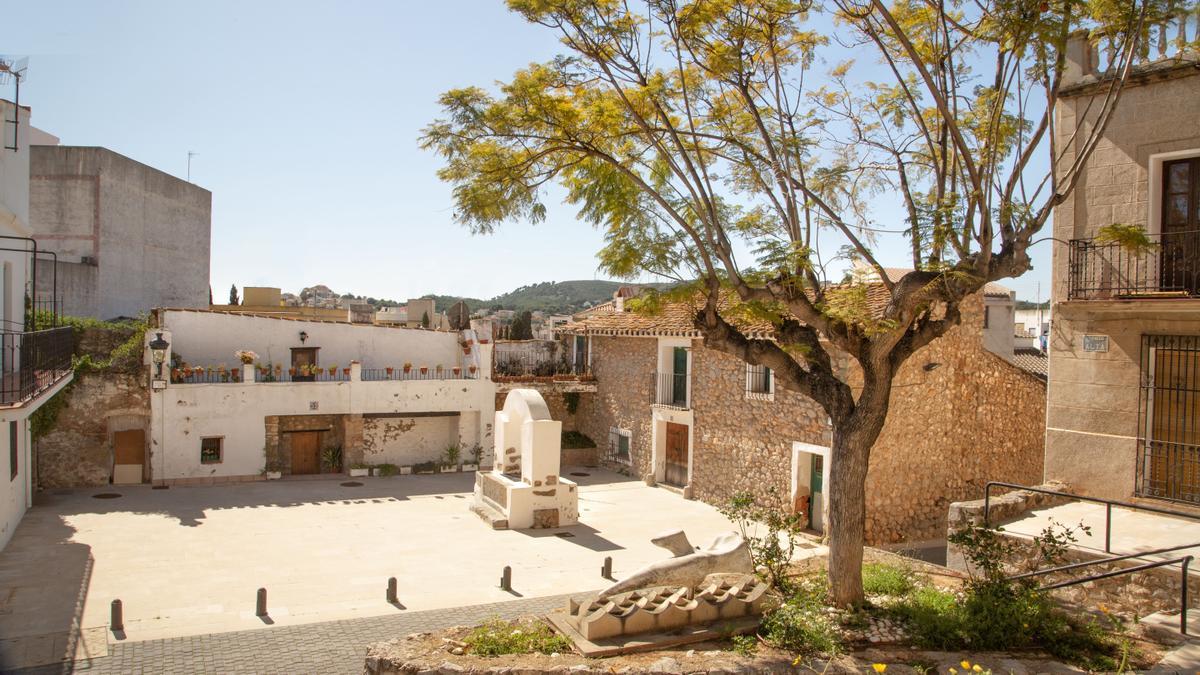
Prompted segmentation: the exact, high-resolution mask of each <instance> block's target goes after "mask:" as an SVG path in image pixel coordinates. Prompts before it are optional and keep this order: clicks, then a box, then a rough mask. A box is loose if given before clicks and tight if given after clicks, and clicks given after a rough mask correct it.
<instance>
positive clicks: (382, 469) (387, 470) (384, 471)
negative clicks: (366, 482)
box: [375, 462, 399, 478]
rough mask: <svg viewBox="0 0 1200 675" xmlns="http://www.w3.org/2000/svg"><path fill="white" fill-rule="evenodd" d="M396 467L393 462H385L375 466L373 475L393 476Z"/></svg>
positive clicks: (396, 471) (396, 469)
mask: <svg viewBox="0 0 1200 675" xmlns="http://www.w3.org/2000/svg"><path fill="white" fill-rule="evenodd" d="M398 469H399V467H397V466H396V465H395V464H392V463H390V462H385V463H383V464H380V465H379V466H377V467H375V475H377V476H382V477H383V478H387V477H389V476H395V475H396V474H397V473H398Z"/></svg>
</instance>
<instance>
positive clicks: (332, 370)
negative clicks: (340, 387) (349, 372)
mask: <svg viewBox="0 0 1200 675" xmlns="http://www.w3.org/2000/svg"><path fill="white" fill-rule="evenodd" d="M337 371H338V367H337V364H336V363H335V364H333V365H332V366H329V377H331V378H332V377H337Z"/></svg>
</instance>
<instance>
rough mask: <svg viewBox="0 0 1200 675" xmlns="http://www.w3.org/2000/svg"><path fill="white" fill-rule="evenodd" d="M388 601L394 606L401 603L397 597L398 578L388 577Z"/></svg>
mask: <svg viewBox="0 0 1200 675" xmlns="http://www.w3.org/2000/svg"><path fill="white" fill-rule="evenodd" d="M387 601H388V602H390V603H393V604H394V603H397V602H400V600H399V598H398V597H397V595H396V577H388V589H387Z"/></svg>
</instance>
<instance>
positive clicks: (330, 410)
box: [151, 380, 495, 479]
mask: <svg viewBox="0 0 1200 675" xmlns="http://www.w3.org/2000/svg"><path fill="white" fill-rule="evenodd" d="M151 401H152V406H153V417H152V420H153V424H154V428H153V440H154V445H153V447H154V448H155V459H152V463H153V464H154V468H153V477H154V478H155V479H158V478H161V477H166V478H168V479H180V478H208V477H230V476H250V475H257V474H258V473H259V472H261V471H262V470H263V468H264V462H265V456H264V449H265V446H266V443H267V436H268V431H267V429H266V427H265V420H266V418H267V417H268V416H275V415H278V416H288V415H291V416H294V415H304V414H309V415H362V414H364V413H404V412H463V413H465V414H472V417H471V418H470V419H472V420H474V421H475V423H474V424H464V425H462V427H461V429H460V433H461V441H462V442H463V444H464V447H469V446H471V445H473V444H475V443H480V444H482V445H484V446H488V445H490V444H491V426H492V419H493V416H494V412H495V408H494V405H495V390H494V385H493V384H492V383H491V382H490V381H488V380H421V381H404V382H399V381H384V382H294V383H293V382H289V383H252V384H244V383H243V384H172V385H170V386H168V387H167V388H166V389H164V390H162V391H161V392H156V393H154V394H153V395H152V396H151ZM363 424H364V426H365V420H364V421H363ZM206 436H222V437H224V439H225V441H224V461H223V462H222V463H220V464H201V463H200V438H201V437H206ZM157 448H163V449H164V452H163V453H162V455H163V456H162V457H161V458H159V457H158V451H157ZM443 449H444V448H443ZM343 452H344V456H345V458H346V461H347V462H353V461H356V457H357V456H358V455H357V452H356V449H355V448H349V447H347V448H344V449H343ZM160 460H161V461H160Z"/></svg>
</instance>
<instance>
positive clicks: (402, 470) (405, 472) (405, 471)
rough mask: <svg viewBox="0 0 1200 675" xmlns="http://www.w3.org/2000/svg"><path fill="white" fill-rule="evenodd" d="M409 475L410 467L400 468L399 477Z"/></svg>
mask: <svg viewBox="0 0 1200 675" xmlns="http://www.w3.org/2000/svg"><path fill="white" fill-rule="evenodd" d="M411 473H412V467H411V466H402V467H400V475H401V476H407V475H409V474H411Z"/></svg>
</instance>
